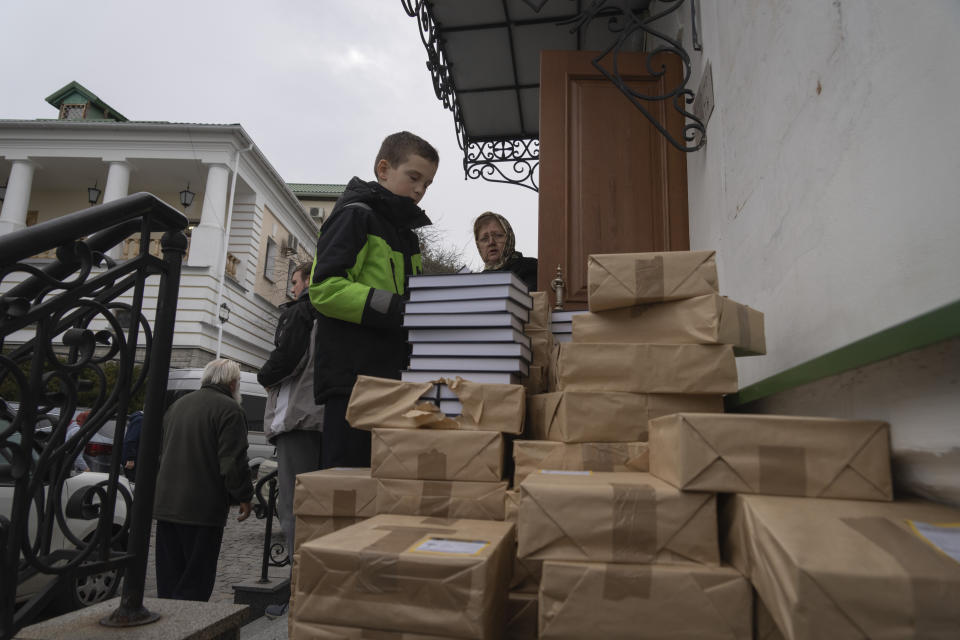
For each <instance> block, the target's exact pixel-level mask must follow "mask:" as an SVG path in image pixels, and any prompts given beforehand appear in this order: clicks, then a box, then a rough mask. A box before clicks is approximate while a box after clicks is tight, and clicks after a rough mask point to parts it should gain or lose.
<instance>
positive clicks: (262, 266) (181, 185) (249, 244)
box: [0, 82, 343, 370]
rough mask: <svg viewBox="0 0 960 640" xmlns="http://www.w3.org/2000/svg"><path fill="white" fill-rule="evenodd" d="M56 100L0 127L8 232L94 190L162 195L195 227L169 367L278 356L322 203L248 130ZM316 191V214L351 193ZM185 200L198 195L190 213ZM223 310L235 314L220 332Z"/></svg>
mask: <svg viewBox="0 0 960 640" xmlns="http://www.w3.org/2000/svg"><path fill="white" fill-rule="evenodd" d="M47 102H49V103H50V104H51V105H52V106H54V107H55V108H57V110H58V112H59V117H58V118H57V119H51V120H0V188H3V187H5V190H4V191H0V193H2V194H3V195H2V197H3V202H2V210H0V235H3V234H7V233H10V232H12V231H15V230H18V229H22V228H24V227H29V226H32V225H35V224H41V223H43V222H45V221H48V220H51V219H54V218H57V217H59V216H63V215H66V214H69V213H72V212H74V211H78V210H80V209H84V208H86V207H89V206H90V204H91V203H90V195H91V194H92V195H94V196H95V195H97V192H101V193H102V200H101V201H102V202H109V201H111V200H115V199H117V198H121V197H123V196H126V195H128V194H131V193H136V192H140V191H146V192H149V193H152V194H154V195H156V196H157V197H159V198H160V199H161V200H163V201H165V202H167V203H169V204H170V205H171V206H173V207H175V208H177V209H178V210H181V211H183V212H184V213H185V214H186V216H187V217H188V219H189V220H190V230H189V235H190V248H189V250H188V254H187V257H186V259H185V261H184V267H183V272H182V277H181V287H180V299H179V303H178V311H177V323H176V333H175V336H174V353H173V358H172V366H174V367H177V368H181V367H199V366H203V365H204V364H205V363H206V362H207V361H209V360H210V359H212V358H213V357H214V355H215V354H216V353H217V352H218V350H219V351H220V353H221V354H222V355H223V356H224V357H228V358H232V359H235V360H237V361H238V362H240V363H241V364H242V365H243V367H244V368H245V369H248V370H255V369H257V368H259V366H260V364H261V363H262V362H263V360H264V359H265V358H266V356H267V355H268V354H269V352H270V350H271V349H272V348H273V334H274V328H275V326H276V320H277V317H278V310H277V307H278V305H279V304H280V303H282V302H284V301H286V300H288V299H289V285H288V283H289V276H290V274H291V273H292V270H293V268H294V266H295V265H296V263H297V262H299V261H301V260H308V259H312V256H313V250H314V247H315V245H316V237H317V233H318V230H319V224H320V221H321V215H317V214H316V213H314V215H313V216H311V213H312V212H313V210H318V208H317V206H316V204H317V203H316V202H315V201H313V200H310V199H308V200H304V201H303V202H301V200H300V199H298V196H297V195H296V194H295V193H294V192H293V191H292V190H291V189H290V188H289V187H288V186H287V184H286V183H284V181H283V179H282V178H281V177H280V175H279V174H278V173H277V171H276V170H275V169H274V168H273V166H272V165H271V164H270V162H269V161H268V160H267V158H266V157H265V156H264V155H263V153H262V152H261V151H260V149H258V148H257V146H256V144H254V142H253V140H251V139H250V136H249V135H248V134H247V132H246V131H244V129H243V127H242V126H240V125H239V124H227V125H221V124H181V123H169V122H137V121H131V120H128V119H127V118H126V117H124V116H123V115H121V114H120V113H119V112H117V111H116V110H115V109H113V108H112V107H110V106H109V105H108V104H106V103H105V102H103V101H102V100H100V98H98V97H97V96H96V95H94V94H93V93H92V92H90V91H89V90H87V89H86V88H85V87H83V86H82V85H80V84H78V83H76V82H72V83H70V84H68V85H67V86H66V87H63V88H62V89H60V90H59V91H57V92H56V93H54V94H53V95H51V96H49V97H48V98H47ZM308 186H309V185H297V187H298V188H299V189H300V190H307V187H308ZM316 186H318V187H325V188H324V189H319V191H322V192H323V194H324V195H325V196H326V197H327V200H329V203H328V204H327V206H326V207H323V208H321V209H319V210H322V211H324V212H328V211H329V209H330V205H331V204H332V202H334V201H335V200H336V197H337V196H338V195H339V193H342V191H343V188H342V186H341V185H316ZM91 188H93V189H94V190H93V191H91ZM338 190H339V193H338ZM314 191H318V190H317V189H315V190H314ZM181 192H189V193H192V194H193V199H192V202H189V203H188V204H189V206H184V205H183V204H181V202H186V200H183V199H182V195H188V194H187V193H184V194H181ZM136 242H137V240H136V239H135V238H131V239H128V241H127V243H126V244H125V245H124V246H123V247H118V248H117V249H115V250H114V252H113V254H114V255H113V256H112V257H114V258H115V259H122V258H123V257H124V255H125V253H126V251H127V250H128V249H130V250H135V247H136ZM158 244H159V242H155V243H154V247H155V250H157V251H159V246H158ZM51 258H52V255H45V254H44V255H40V256H37V257H36V261H37V263H38V264H42V263H43V262H45V261H49V260H50V259H51ZM13 284H15V282H9V283H7V282H5V283H4V287H5V288H7V287H9V286H12V285H13ZM221 303H225V304H226V305H227V307H228V308H229V318H228V320H227V322H226V323H224V324H223V327H222V335H221V332H220V329H221V326H220V321H219V320H218V310H219V308H220V305H221ZM152 304H153V302H152V301H150V302H148V303H147V305H146V308H147V309H148V313H149V310H151V309H152V308H153V307H152ZM13 338H14V339H13V340H8V343H7V346H10V344H11V343H15V342H16V339H15V336H14V337H13Z"/></svg>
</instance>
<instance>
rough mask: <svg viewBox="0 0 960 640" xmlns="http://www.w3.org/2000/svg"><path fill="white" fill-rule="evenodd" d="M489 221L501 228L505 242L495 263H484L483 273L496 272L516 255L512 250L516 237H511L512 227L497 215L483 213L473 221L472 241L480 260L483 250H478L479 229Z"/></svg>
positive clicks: (491, 212) (490, 212) (489, 212)
mask: <svg viewBox="0 0 960 640" xmlns="http://www.w3.org/2000/svg"><path fill="white" fill-rule="evenodd" d="M491 219H493V220H496V221H497V222H499V223H500V226H501V227H503V232H504V233H506V234H507V240H506V242H505V243H504V245H503V251H502V252H501V253H500V259H499V260H497V261H496V262H484V263H483V270H484V271H496V270H497V269H500V268H501V267H503V265H505V264H506V263H507V262H508V261H509V260H510V259H511V258H513V256H514V254H515V253H516V251H515V250H514V247H515V246H516V237H515V236H514V235H513V227H511V226H510V223H509V222H507V219H506V218H504V217H503V216H502V215H500V214H499V213H494V212H493V211H485V212H484V213H481V214H480V215H479V216H477V219H476V220H474V221H473V240H474V242H475V243H476V244H477V252H478V253H479V254H480V256H481V258H482V256H483V250H482V249H481V248H480V241H479V240H480V238H479V235H480V227H481V226H482V225H483V224H484V223H486V222H487V221H488V220H491Z"/></svg>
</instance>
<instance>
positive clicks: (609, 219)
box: [538, 51, 690, 309]
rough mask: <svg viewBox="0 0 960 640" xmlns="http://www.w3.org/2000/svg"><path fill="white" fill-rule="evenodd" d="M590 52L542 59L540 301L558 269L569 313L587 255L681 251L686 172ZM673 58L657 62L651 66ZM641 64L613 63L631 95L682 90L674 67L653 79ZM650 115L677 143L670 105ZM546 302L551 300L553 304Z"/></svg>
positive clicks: (578, 300)
mask: <svg viewBox="0 0 960 640" xmlns="http://www.w3.org/2000/svg"><path fill="white" fill-rule="evenodd" d="M596 56H597V53H595V52H591V51H543V52H541V57H540V221H539V222H540V227H539V251H538V253H539V256H538V257H539V274H538V280H539V281H538V284H539V289H540V290H541V291H550V281H551V280H552V279H553V278H554V277H555V275H556V270H557V265H558V264H559V265H560V266H561V267H562V268H563V277H564V280H565V281H566V285H567V290H566V297H567V301H568V304H567V305H566V307H567V308H568V309H583V308H586V303H587V256H589V255H590V254H591V253H624V252H640V251H671V250H673V251H678V250H686V249H689V246H690V238H689V232H688V223H687V172H686V171H687V170H686V157H685V154H684V152H682V151H678V150H677V149H675V148H674V147H673V146H671V145H670V143H669V142H668V141H667V140H666V138H664V137H663V135H662V134H661V133H660V132H659V131H657V130H656V129H655V128H654V127H653V125H652V124H651V123H650V122H649V121H648V120H647V119H646V117H645V116H644V115H643V114H642V113H641V112H640V110H638V109H637V108H636V107H635V106H633V104H632V103H630V101H629V100H628V99H627V98H626V96H624V95H623V94H622V93H621V92H620V90H619V89H617V88H616V87H615V86H614V85H613V84H612V83H611V82H610V81H609V80H607V79H606V78H604V77H603V76H602V75H601V74H600V72H599V71H597V70H596V69H595V68H594V67H593V65H592V64H591V61H592V60H593V59H594V58H595V57H596ZM669 57H671V56H658V57H657V59H656V62H657V63H658V67H659V64H663V63H669V62H670V61H669V60H667V58H669ZM646 62H647V55H646V54H642V53H628V54H621V55H620V56H619V59H618V66H619V69H620V72H621V76H622V77H623V78H624V79H626V80H627V82H628V84H629V86H630V87H631V88H633V89H635V90H638V91H641V92H643V93H645V94H648V95H649V94H662V93H664V92H665V91H666V90H667V87H671V88H672V87H675V86H677V85H678V84H679V83H680V79H681V77H682V76H681V74H682V71H681V68H680V64H679V63H677V64H676V65H669V64H668V70H667V74H666V75H665V77H661V78H656V77H653V76H652V75H651V74H650V73H649V71H648V69H647V67H646ZM647 109H648V111H650V112H651V113H653V114H654V116H655V117H656V118H658V121H659V122H661V123H664V122H665V123H667V128H668V129H669V130H670V131H671V132H672V133H673V135H674V137H675V138H677V139H680V138H681V128H682V126H683V117H682V115H681V114H679V113H678V112H677V111H676V110H675V109H674V108H673V104H672V99H671V100H666V101H659V102H651V103H649V105H647ZM552 300H553V297H552V295H551V301H552Z"/></svg>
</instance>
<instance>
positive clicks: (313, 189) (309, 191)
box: [287, 182, 347, 197]
mask: <svg viewBox="0 0 960 640" xmlns="http://www.w3.org/2000/svg"><path fill="white" fill-rule="evenodd" d="M287 187H289V188H290V191H293V193H294V194H296V195H298V196H336V197H340V196H342V195H343V192H344V191H345V190H346V189H347V185H345V184H310V183H306V182H288V183H287Z"/></svg>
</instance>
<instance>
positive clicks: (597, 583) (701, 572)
mask: <svg viewBox="0 0 960 640" xmlns="http://www.w3.org/2000/svg"><path fill="white" fill-rule="evenodd" d="M752 604H753V593H752V590H751V589H750V584H749V583H748V582H747V581H746V580H744V578H743V576H741V575H740V574H739V573H737V572H736V571H734V570H733V569H731V568H729V567H699V566H692V565H686V566H681V565H675V566H671V565H627V564H603V563H595V562H576V563H573V562H553V561H550V562H545V563H544V564H543V583H542V585H541V588H540V638H543V639H547V638H550V639H551V640H560V639H564V640H567V639H569V640H583V639H584V638H631V639H633V638H650V639H651V640H653V639H656V640H659V639H661V638H696V639H697V640H752V638H753V627H752V624H751V622H752V621H751V614H752ZM824 637H825V638H826V637H827V636H824Z"/></svg>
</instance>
